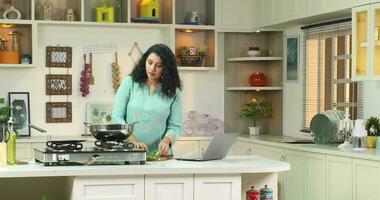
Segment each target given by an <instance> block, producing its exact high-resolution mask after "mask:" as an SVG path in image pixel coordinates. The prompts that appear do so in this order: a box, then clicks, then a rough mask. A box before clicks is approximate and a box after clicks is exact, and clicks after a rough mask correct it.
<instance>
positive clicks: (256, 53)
mask: <svg viewBox="0 0 380 200" xmlns="http://www.w3.org/2000/svg"><path fill="white" fill-rule="evenodd" d="M247 55H248V56H259V55H260V49H259V47H248V51H247Z"/></svg>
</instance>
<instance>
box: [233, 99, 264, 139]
mask: <svg viewBox="0 0 380 200" xmlns="http://www.w3.org/2000/svg"><path fill="white" fill-rule="evenodd" d="M270 114H271V108H270V106H269V104H268V103H267V102H265V101H264V100H256V99H255V98H252V99H251V100H250V101H249V102H248V103H246V104H245V105H244V106H243V108H242V109H241V111H240V117H246V118H251V119H252V125H253V127H249V129H250V135H259V134H260V127H257V125H256V122H257V118H258V117H270ZM251 130H252V132H251Z"/></svg>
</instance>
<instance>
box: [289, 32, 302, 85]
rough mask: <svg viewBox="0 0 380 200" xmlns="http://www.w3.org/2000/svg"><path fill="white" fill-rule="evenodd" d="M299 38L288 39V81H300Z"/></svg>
mask: <svg viewBox="0 0 380 200" xmlns="http://www.w3.org/2000/svg"><path fill="white" fill-rule="evenodd" d="M298 69H299V36H292V37H287V38H286V80H287V81H298Z"/></svg>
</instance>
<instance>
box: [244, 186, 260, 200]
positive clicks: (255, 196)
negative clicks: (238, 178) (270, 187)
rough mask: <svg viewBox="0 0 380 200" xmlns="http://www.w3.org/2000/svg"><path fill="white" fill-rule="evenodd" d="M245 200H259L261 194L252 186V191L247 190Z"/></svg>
mask: <svg viewBox="0 0 380 200" xmlns="http://www.w3.org/2000/svg"><path fill="white" fill-rule="evenodd" d="M245 198H246V200H259V199H260V192H259V191H257V190H255V188H254V187H253V186H252V187H251V189H250V190H247V191H246V192H245Z"/></svg>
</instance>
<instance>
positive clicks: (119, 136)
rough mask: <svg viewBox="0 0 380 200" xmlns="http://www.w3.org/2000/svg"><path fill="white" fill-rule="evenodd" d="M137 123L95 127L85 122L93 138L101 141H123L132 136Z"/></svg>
mask: <svg viewBox="0 0 380 200" xmlns="http://www.w3.org/2000/svg"><path fill="white" fill-rule="evenodd" d="M136 123H137V122H133V123H132V124H108V125H94V124H91V123H88V122H84V125H85V126H86V127H88V128H89V129H90V133H91V134H92V136H94V137H95V138H96V139H97V140H99V141H123V140H125V139H127V138H128V137H129V136H130V135H132V133H133V129H134V128H135V124H136Z"/></svg>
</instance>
